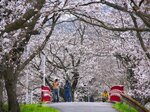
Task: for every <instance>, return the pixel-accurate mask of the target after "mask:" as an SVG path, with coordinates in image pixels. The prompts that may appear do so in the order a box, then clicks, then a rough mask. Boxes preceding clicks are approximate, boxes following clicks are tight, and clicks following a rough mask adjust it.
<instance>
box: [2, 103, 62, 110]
mask: <svg viewBox="0 0 150 112" xmlns="http://www.w3.org/2000/svg"><path fill="white" fill-rule="evenodd" d="M20 109H21V112H60V111H58V110H57V109H54V108H50V107H44V106H42V105H40V104H27V105H21V106H20ZM3 111H4V112H7V105H5V106H3Z"/></svg>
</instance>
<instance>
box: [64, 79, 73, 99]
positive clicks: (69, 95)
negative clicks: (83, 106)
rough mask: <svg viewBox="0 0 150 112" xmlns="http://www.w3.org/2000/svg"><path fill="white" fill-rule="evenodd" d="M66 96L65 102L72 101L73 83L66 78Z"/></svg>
mask: <svg viewBox="0 0 150 112" xmlns="http://www.w3.org/2000/svg"><path fill="white" fill-rule="evenodd" d="M64 96H65V102H71V101H72V95H71V84H70V82H69V81H68V80H66V83H65V85H64Z"/></svg>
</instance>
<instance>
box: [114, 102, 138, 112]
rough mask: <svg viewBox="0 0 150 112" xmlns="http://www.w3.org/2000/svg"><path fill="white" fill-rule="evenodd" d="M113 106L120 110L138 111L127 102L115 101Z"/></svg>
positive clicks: (126, 111) (127, 111) (121, 111)
mask: <svg viewBox="0 0 150 112" xmlns="http://www.w3.org/2000/svg"><path fill="white" fill-rule="evenodd" d="M113 107H114V108H115V109H116V110H118V111H119V112H138V111H137V110H136V109H134V108H133V107H129V105H127V104H125V103H115V104H114V106H113Z"/></svg>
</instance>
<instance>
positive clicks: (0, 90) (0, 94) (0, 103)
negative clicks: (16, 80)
mask: <svg viewBox="0 0 150 112" xmlns="http://www.w3.org/2000/svg"><path fill="white" fill-rule="evenodd" d="M2 106H3V80H2V77H1V76H0V112H2Z"/></svg>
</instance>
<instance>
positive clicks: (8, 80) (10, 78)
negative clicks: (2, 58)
mask: <svg viewBox="0 0 150 112" xmlns="http://www.w3.org/2000/svg"><path fill="white" fill-rule="evenodd" d="M3 76H4V81H5V88H6V91H7V96H8V112H20V108H19V103H18V100H17V94H16V87H17V85H16V83H17V74H13V68H7V70H6V71H5V72H4V74H3Z"/></svg>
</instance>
